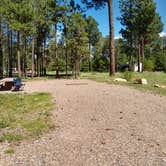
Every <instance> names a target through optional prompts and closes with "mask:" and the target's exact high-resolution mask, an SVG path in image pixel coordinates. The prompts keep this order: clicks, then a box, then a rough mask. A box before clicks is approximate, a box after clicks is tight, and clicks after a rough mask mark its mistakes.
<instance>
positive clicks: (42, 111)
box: [0, 93, 54, 142]
mask: <svg viewBox="0 0 166 166" xmlns="http://www.w3.org/2000/svg"><path fill="white" fill-rule="evenodd" d="M53 107H54V104H53V100H52V97H51V95H50V94H48V93H34V94H0V141H1V142H2V141H8V142H14V141H19V140H22V139H24V138H28V137H32V136H39V135H40V134H42V133H43V132H44V131H47V130H49V129H50V127H51V126H52V123H51V118H50V116H51V110H52V109H53Z"/></svg>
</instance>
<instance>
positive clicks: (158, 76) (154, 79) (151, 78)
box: [81, 72, 166, 95]
mask: <svg viewBox="0 0 166 166" xmlns="http://www.w3.org/2000/svg"><path fill="white" fill-rule="evenodd" d="M117 77H120V78H124V77H125V74H124V73H116V75H115V76H114V77H110V76H109V74H108V73H97V72H94V73H82V74H81V78H82V79H90V80H94V81H97V82H106V83H110V84H118V85H127V86H131V87H134V88H137V89H140V90H148V91H151V92H154V93H157V94H160V95H166V89H161V88H155V87H154V86H153V85H154V84H161V85H166V73H164V72H144V73H136V72H135V73H132V78H133V79H137V78H145V79H147V81H148V85H139V84H134V83H133V81H132V80H131V81H128V82H127V83H116V82H114V79H115V78H117Z"/></svg>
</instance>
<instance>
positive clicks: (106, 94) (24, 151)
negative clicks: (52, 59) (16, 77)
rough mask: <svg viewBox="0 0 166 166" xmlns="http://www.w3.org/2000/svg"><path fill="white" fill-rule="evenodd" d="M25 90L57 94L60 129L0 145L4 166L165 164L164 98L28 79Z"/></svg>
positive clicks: (101, 86) (112, 88) (109, 87)
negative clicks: (9, 151) (36, 137)
mask: <svg viewBox="0 0 166 166" xmlns="http://www.w3.org/2000/svg"><path fill="white" fill-rule="evenodd" d="M25 92H27V93H33V92H48V93H51V94H52V95H53V97H54V100H56V101H55V103H56V109H55V110H54V111H53V112H52V121H53V123H54V125H55V126H56V127H55V129H54V130H52V131H50V132H49V133H46V134H44V135H42V136H41V137H40V138H39V139H37V140H36V139H31V140H23V141H21V142H18V143H16V144H13V145H11V144H9V143H7V142H2V143H0V166H16V165H17V166H31V165H32V166H113V165H115V166H122V165H123V166H130V165H131V166H139V165H140V166H148V165H149V166H151V165H160V166H162V165H163V166H164V165H166V139H165V138H166V96H159V95H156V94H151V93H149V92H142V91H139V90H137V89H133V88H130V87H127V86H120V85H111V84H106V83H97V82H95V81H90V80H35V81H27V82H26V86H25ZM11 146H12V149H13V152H12V153H11V154H6V153H4V151H5V150H7V149H9V148H11Z"/></svg>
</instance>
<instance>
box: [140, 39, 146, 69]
mask: <svg viewBox="0 0 166 166" xmlns="http://www.w3.org/2000/svg"><path fill="white" fill-rule="evenodd" d="M144 49H145V43H144V38H142V40H141V59H142V71H141V72H143V71H144V59H145V54H144V51H145V50H144Z"/></svg>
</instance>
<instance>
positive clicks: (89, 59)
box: [88, 41, 92, 72]
mask: <svg viewBox="0 0 166 166" xmlns="http://www.w3.org/2000/svg"><path fill="white" fill-rule="evenodd" d="M88 63H89V72H91V70H92V67H91V66H92V65H91V44H90V41H89V57H88Z"/></svg>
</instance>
